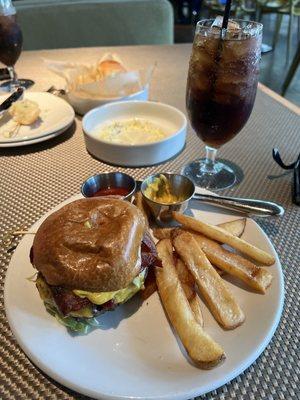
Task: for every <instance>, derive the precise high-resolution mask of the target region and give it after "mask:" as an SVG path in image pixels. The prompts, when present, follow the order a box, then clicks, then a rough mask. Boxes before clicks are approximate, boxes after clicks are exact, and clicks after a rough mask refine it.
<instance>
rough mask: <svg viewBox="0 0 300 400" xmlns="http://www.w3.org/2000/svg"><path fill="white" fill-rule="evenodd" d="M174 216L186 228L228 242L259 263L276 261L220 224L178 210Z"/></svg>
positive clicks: (269, 263)
mask: <svg viewBox="0 0 300 400" xmlns="http://www.w3.org/2000/svg"><path fill="white" fill-rule="evenodd" d="M173 217H174V219H175V220H176V221H177V222H179V223H181V224H182V225H183V226H184V227H185V228H188V229H192V230H193V231H195V232H199V233H202V234H203V235H205V236H207V237H209V238H210V239H213V240H216V241H217V242H221V243H226V244H228V245H229V246H231V247H233V248H234V249H236V250H239V251H240V252H242V253H243V254H246V255H247V256H249V257H251V258H252V259H253V260H255V261H257V262H259V263H262V264H264V265H272V264H274V262H275V259H274V257H273V256H272V255H271V254H268V253H266V252H265V251H263V250H261V249H259V248H257V247H255V246H253V245H252V244H250V243H248V242H246V241H245V240H243V239H240V238H238V237H236V236H233V235H232V234H231V233H229V232H227V231H225V230H224V229H222V228H219V227H218V226H214V225H210V224H206V223H205V222H202V221H199V220H197V219H194V218H191V217H187V216H186V215H183V214H179V213H177V212H173Z"/></svg>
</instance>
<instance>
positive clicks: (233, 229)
mask: <svg viewBox="0 0 300 400" xmlns="http://www.w3.org/2000/svg"><path fill="white" fill-rule="evenodd" d="M246 221H247V219H246V218H240V219H235V220H233V221H229V222H224V223H223V224H218V225H217V226H218V227H219V228H222V229H225V231H227V232H229V233H231V234H232V235H233V236H237V237H241V236H242V234H243V233H244V230H245V227H246Z"/></svg>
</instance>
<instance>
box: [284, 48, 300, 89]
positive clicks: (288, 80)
mask: <svg viewBox="0 0 300 400" xmlns="http://www.w3.org/2000/svg"><path fill="white" fill-rule="evenodd" d="M299 64H300V41H299V43H298V48H297V50H296V53H295V56H294V59H293V61H292V64H291V66H290V68H289V70H288V73H287V75H286V78H285V80H284V82H283V85H282V91H281V94H282V96H284V95H285V93H286V91H287V89H288V87H289V85H290V83H291V81H292V79H293V77H294V75H295V73H296V71H297V68H298V67H299Z"/></svg>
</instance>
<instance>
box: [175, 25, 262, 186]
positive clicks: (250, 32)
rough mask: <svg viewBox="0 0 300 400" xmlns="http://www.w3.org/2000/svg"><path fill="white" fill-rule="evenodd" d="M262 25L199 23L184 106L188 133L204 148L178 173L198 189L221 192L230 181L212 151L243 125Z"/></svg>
mask: <svg viewBox="0 0 300 400" xmlns="http://www.w3.org/2000/svg"><path fill="white" fill-rule="evenodd" d="M261 38H262V24H259V23H256V22H251V21H250V22H249V21H242V20H234V21H231V22H230V23H229V25H228V29H226V30H224V29H223V30H221V28H220V27H218V26H214V20H212V19H209V20H203V21H199V22H198V24H197V27H196V32H195V38H194V44H193V50H192V55H191V59H190V65H189V72H188V81H187V91H186V107H187V111H188V115H189V119H190V122H191V125H192V127H193V129H194V130H195V132H196V134H197V135H198V136H199V138H200V139H202V141H203V142H204V143H205V145H206V158H204V159H199V160H196V161H193V162H192V163H190V164H188V165H186V166H184V168H183V170H182V172H183V174H184V175H186V176H188V177H189V178H190V179H192V180H193V181H194V183H195V184H196V185H197V186H201V187H205V188H209V189H223V188H226V187H230V186H232V185H233V184H234V183H235V180H236V174H235V171H234V170H233V168H232V166H229V165H226V163H225V162H222V163H221V162H219V161H217V160H216V154H217V150H218V149H219V148H220V147H221V146H222V145H223V144H225V143H227V142H228V141H229V140H231V139H232V138H233V137H234V136H235V135H236V134H237V133H238V132H240V130H241V129H242V128H243V126H244V125H245V124H246V122H247V120H248V118H249V116H250V114H251V112H252V108H253V104H254V100H255V96H256V89H257V82H258V73H259V61H260V56H261V51H260V49H261Z"/></svg>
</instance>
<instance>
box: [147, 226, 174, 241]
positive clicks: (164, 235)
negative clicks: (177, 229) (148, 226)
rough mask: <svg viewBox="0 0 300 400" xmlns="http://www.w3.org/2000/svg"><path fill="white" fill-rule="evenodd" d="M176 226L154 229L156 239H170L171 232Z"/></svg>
mask: <svg viewBox="0 0 300 400" xmlns="http://www.w3.org/2000/svg"><path fill="white" fill-rule="evenodd" d="M173 229H174V228H154V229H153V230H152V232H153V236H154V237H156V239H158V240H161V239H170V237H171V232H172V230H173Z"/></svg>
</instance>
